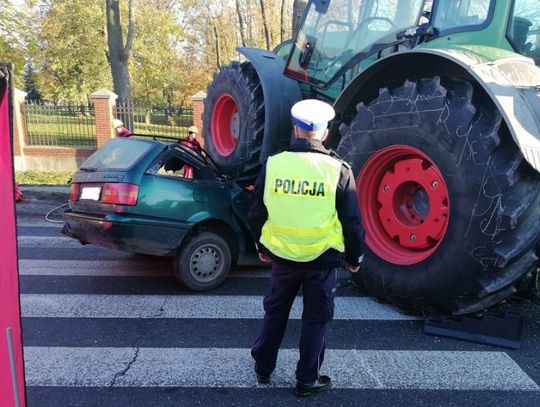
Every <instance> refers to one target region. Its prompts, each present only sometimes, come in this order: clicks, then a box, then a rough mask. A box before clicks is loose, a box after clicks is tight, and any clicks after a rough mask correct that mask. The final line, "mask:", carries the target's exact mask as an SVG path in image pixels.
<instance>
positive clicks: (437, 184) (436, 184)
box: [431, 181, 439, 189]
mask: <svg viewBox="0 0 540 407" xmlns="http://www.w3.org/2000/svg"><path fill="white" fill-rule="evenodd" d="M431 187H432V188H433V189H437V188H438V187H439V183H438V182H437V181H433V182H432V183H431Z"/></svg>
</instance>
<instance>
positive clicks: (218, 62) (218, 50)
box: [214, 25, 221, 69]
mask: <svg viewBox="0 0 540 407" xmlns="http://www.w3.org/2000/svg"><path fill="white" fill-rule="evenodd" d="M214 43H215V46H216V65H217V69H219V68H220V67H221V48H220V46H221V45H220V43H219V33H218V30H217V27H216V26H215V25H214Z"/></svg>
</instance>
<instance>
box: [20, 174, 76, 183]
mask: <svg viewBox="0 0 540 407" xmlns="http://www.w3.org/2000/svg"><path fill="white" fill-rule="evenodd" d="M72 176H73V171H16V172H15V180H16V181H17V182H18V183H19V184H20V185H67V184H68V183H69V181H70V179H71V177H72Z"/></svg>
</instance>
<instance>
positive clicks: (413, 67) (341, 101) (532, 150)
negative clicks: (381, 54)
mask: <svg viewBox="0 0 540 407" xmlns="http://www.w3.org/2000/svg"><path fill="white" fill-rule="evenodd" d="M419 75H422V76H424V77H426V76H437V75H439V76H444V75H448V76H458V77H465V78H466V79H469V80H472V81H474V82H476V83H478V84H479V85H480V86H481V87H482V88H483V89H484V91H485V92H486V94H487V95H488V96H489V97H490V98H491V100H492V101H493V103H495V106H496V107H497V109H498V110H499V112H500V113H501V116H502V117H503V120H504V121H505V123H506V125H507V127H508V129H509V131H510V134H511V135H512V138H513V139H514V141H515V143H516V144H517V145H518V147H519V149H520V150H521V152H522V154H523V156H524V157H525V159H526V160H527V162H528V163H529V164H530V165H531V166H532V167H533V168H534V169H536V171H538V172H540V69H539V68H538V67H536V66H535V64H534V61H533V60H531V59H529V58H526V57H522V56H520V55H518V54H514V55H512V57H505V58H501V59H498V60H495V61H492V60H487V59H485V58H483V57H481V56H479V55H478V54H475V53H473V52H471V51H469V50H465V49H418V48H417V49H415V50H411V51H405V52H401V53H396V54H392V55H390V56H388V57H385V58H382V59H380V60H379V61H377V62H376V63H375V64H373V65H371V66H369V67H368V68H367V69H366V70H365V71H363V72H362V73H360V74H359V75H357V76H356V78H355V79H354V80H353V81H352V82H351V83H350V84H349V85H348V86H347V87H346V88H345V89H344V90H343V92H342V93H341V94H340V95H339V97H338V98H337V99H336V102H335V104H334V108H335V110H336V112H337V113H338V114H341V115H343V113H344V112H346V111H347V110H350V109H351V108H352V107H353V106H354V105H356V104H357V103H359V102H361V101H367V100H370V98H372V97H373V96H374V93H373V92H374V91H375V88H377V89H376V90H377V91H378V88H380V87H385V86H388V82H392V81H396V80H399V81H403V80H406V79H408V78H409V77H417V78H418V77H419ZM394 85H396V86H398V85H399V83H394Z"/></svg>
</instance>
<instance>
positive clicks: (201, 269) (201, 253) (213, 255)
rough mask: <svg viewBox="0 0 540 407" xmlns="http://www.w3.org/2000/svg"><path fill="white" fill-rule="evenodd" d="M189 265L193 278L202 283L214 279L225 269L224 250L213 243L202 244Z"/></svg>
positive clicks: (192, 256)
mask: <svg viewBox="0 0 540 407" xmlns="http://www.w3.org/2000/svg"><path fill="white" fill-rule="evenodd" d="M189 266H190V269H191V274H192V276H193V278H195V279H196V280H197V281H199V282H201V283H208V282H211V281H214V280H215V279H216V278H217V277H218V276H219V275H220V274H221V271H222V269H223V266H224V265H223V252H222V251H221V249H220V248H219V247H218V246H216V245H213V244H206V245H204V246H201V247H200V248H199V249H197V250H196V251H195V252H193V254H192V255H191V258H190V259H189Z"/></svg>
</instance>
